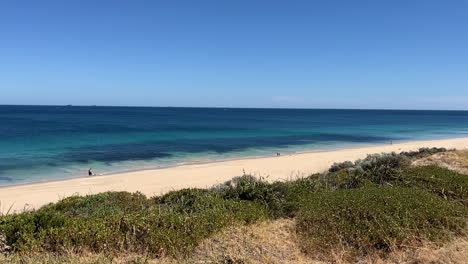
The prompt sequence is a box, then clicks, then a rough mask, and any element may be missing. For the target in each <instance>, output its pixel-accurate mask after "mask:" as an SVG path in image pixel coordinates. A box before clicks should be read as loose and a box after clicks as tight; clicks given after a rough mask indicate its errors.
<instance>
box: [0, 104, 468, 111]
mask: <svg viewBox="0 0 468 264" xmlns="http://www.w3.org/2000/svg"><path fill="white" fill-rule="evenodd" d="M0 106H55V107H57V106H60V107H122V108H123V107H127V108H198V109H271V110H273V109H283V110H374V111H463V112H465V111H468V109H407V108H333V107H330V108H326V107H324V108H321V107H319V108H305V107H233V106H225V107H223V106H146V105H142V106H136V105H81V104H80V105H73V104H43V105H42V104H0Z"/></svg>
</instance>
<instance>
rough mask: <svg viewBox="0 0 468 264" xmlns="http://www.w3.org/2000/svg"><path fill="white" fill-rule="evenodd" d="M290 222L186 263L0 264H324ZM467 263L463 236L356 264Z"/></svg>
mask: <svg viewBox="0 0 468 264" xmlns="http://www.w3.org/2000/svg"><path fill="white" fill-rule="evenodd" d="M295 234H296V230H295V223H294V220H291V219H279V220H275V221H269V222H263V223H259V224H254V225H250V226H232V227H229V228H226V229H225V230H223V231H222V232H220V233H218V234H216V235H214V236H213V237H211V238H209V239H206V240H205V241H203V242H202V243H201V245H199V247H198V248H197V249H196V250H195V252H194V253H193V254H192V255H191V256H190V257H189V258H188V259H184V260H182V259H172V258H161V259H150V258H148V257H146V256H142V255H135V254H127V255H117V256H107V255H105V254H83V255H73V254H69V255H59V256H57V255H51V254H42V255H41V254H38V255H33V256H14V257H2V256H0V263H5V264H7V263H12V264H20V263H21V264H37V263H41V264H42V263H43V264H59V263H71V264H78V263H79V264H82V263H84V264H124V263H132V264H176V263H186V264H188V263H213V264H214V263H239V264H240V263H252V264H256V263H271V264H274V263H299V264H305V263H324V262H321V261H319V260H314V258H313V256H310V257H309V256H306V255H305V254H303V253H302V252H301V251H300V246H299V245H298V244H297V240H296V235H295ZM344 252H345V251H343V252H340V251H336V252H330V255H331V256H332V262H329V263H337V264H341V263H348V262H346V261H345V259H347V257H346V256H345V253H344ZM467 260H468V237H467V236H465V237H462V238H457V239H455V240H453V241H451V242H449V243H446V244H445V245H443V246H440V245H436V244H431V243H423V245H422V246H419V247H406V249H405V250H401V251H397V252H393V253H390V254H389V255H388V256H387V257H386V258H381V257H379V256H367V257H365V258H363V259H361V260H360V261H359V262H358V263H376V264H390V263H415V264H416V263H438V264H442V263H447V264H449V263H451V264H464V263H467Z"/></svg>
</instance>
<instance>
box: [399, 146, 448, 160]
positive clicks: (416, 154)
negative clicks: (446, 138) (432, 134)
mask: <svg viewBox="0 0 468 264" xmlns="http://www.w3.org/2000/svg"><path fill="white" fill-rule="evenodd" d="M447 151H448V150H447V149H446V148H420V149H419V150H418V151H409V152H406V151H405V152H401V153H400V155H404V156H406V157H408V158H412V159H414V158H423V157H428V156H431V155H433V154H436V153H440V152H447Z"/></svg>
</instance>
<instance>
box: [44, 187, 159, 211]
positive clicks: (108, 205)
mask: <svg viewBox="0 0 468 264" xmlns="http://www.w3.org/2000/svg"><path fill="white" fill-rule="evenodd" d="M154 206H155V203H154V202H153V201H152V200H148V199H147V198H146V196H145V195H144V194H142V193H139V192H136V193H129V192H103V193H99V194H94V195H87V196H72V197H68V198H65V199H63V200H61V201H59V202H57V203H55V204H51V205H48V206H46V207H43V208H42V209H41V210H50V211H53V212H56V213H60V214H63V215H66V216H70V217H93V216H108V215H113V214H121V213H131V212H140V211H142V210H148V209H151V208H153V207H154Z"/></svg>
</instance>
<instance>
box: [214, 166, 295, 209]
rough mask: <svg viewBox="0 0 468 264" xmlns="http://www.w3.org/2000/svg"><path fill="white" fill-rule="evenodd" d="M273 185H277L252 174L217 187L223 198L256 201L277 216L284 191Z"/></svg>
mask: <svg viewBox="0 0 468 264" xmlns="http://www.w3.org/2000/svg"><path fill="white" fill-rule="evenodd" d="M275 187H278V186H277V185H273V184H270V183H268V182H266V181H264V180H262V179H257V178H255V177H254V176H250V175H244V176H242V177H237V178H234V179H232V180H230V181H228V182H226V183H225V184H223V185H221V186H218V187H217V189H218V190H219V192H220V195H221V197H223V198H224V199H228V200H231V199H237V200H244V201H252V202H256V203H259V204H261V205H263V206H264V207H265V208H267V209H269V211H270V213H271V214H273V215H275V216H279V215H281V214H282V211H283V206H284V204H285V201H286V200H285V195H284V193H283V192H281V191H280V190H279V189H278V188H275Z"/></svg>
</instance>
